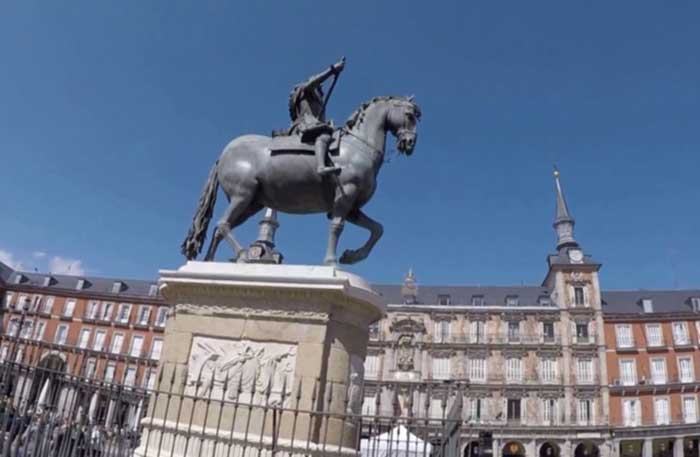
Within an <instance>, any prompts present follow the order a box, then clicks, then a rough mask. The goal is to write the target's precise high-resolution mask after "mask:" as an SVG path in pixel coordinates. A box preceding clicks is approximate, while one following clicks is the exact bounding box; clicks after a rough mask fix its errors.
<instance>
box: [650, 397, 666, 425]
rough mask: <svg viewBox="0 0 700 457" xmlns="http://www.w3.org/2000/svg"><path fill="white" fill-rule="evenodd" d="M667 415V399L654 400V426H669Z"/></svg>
mask: <svg viewBox="0 0 700 457" xmlns="http://www.w3.org/2000/svg"><path fill="white" fill-rule="evenodd" d="M668 416H669V414H668V398H666V397H662V398H655V399H654V419H655V420H656V425H668V424H669V417H668Z"/></svg>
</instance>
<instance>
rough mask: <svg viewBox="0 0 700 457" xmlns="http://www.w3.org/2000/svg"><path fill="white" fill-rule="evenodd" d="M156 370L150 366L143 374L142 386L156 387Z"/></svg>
mask: <svg viewBox="0 0 700 457" xmlns="http://www.w3.org/2000/svg"><path fill="white" fill-rule="evenodd" d="M157 372H158V371H157V370H156V369H155V368H151V369H149V370H148V371H147V372H146V376H144V378H145V380H144V385H143V386H144V387H145V388H146V389H148V390H153V389H155V388H156V373H157Z"/></svg>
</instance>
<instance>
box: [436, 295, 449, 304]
mask: <svg viewBox="0 0 700 457" xmlns="http://www.w3.org/2000/svg"><path fill="white" fill-rule="evenodd" d="M438 305H440V306H448V305H450V296H449V295H447V294H439V295H438Z"/></svg>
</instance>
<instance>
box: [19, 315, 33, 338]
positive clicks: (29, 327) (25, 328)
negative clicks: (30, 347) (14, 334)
mask: <svg viewBox="0 0 700 457" xmlns="http://www.w3.org/2000/svg"><path fill="white" fill-rule="evenodd" d="M33 330H34V322H33V321H31V320H25V321H24V324H22V330H21V331H20V334H19V337H20V338H24V339H29V338H31V337H32V334H33V333H34V332H33Z"/></svg>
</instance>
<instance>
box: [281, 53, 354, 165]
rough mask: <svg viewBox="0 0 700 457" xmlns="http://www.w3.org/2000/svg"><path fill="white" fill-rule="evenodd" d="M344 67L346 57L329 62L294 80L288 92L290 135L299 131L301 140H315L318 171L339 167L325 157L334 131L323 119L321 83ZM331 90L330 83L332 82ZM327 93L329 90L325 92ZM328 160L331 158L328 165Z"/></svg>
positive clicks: (324, 109) (324, 112)
mask: <svg viewBox="0 0 700 457" xmlns="http://www.w3.org/2000/svg"><path fill="white" fill-rule="evenodd" d="M344 68H345V58H344V57H343V58H342V59H341V60H340V61H338V62H337V63H335V64H333V65H331V66H330V67H329V68H328V69H327V70H325V71H323V72H321V73H319V74H317V75H314V76H312V77H310V78H309V79H307V80H306V81H304V82H302V83H300V84H297V85H296V86H294V89H292V93H291V94H290V96H289V116H290V117H291V118H292V126H291V128H290V129H289V133H290V134H291V135H301V141H303V142H305V143H312V142H313V144H314V153H315V155H316V169H317V171H318V173H319V174H320V175H325V174H327V173H335V172H339V171H340V167H337V166H335V164H333V162H332V161H331V160H330V157H328V146H329V145H330V143H331V140H332V135H333V125H332V124H330V123H329V122H326V103H328V99H327V98H326V99H324V95H323V87H322V85H323V83H324V82H325V81H326V80H327V79H328V78H330V77H331V76H335V78H336V79H335V80H334V81H333V85H335V81H337V78H338V75H340V72H342V71H343V69H344ZM330 90H331V91H332V90H333V86H331V89H330ZM328 95H329V96H330V92H329V94H328ZM327 162H330V163H331V165H330V166H329V165H328V163H327Z"/></svg>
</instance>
